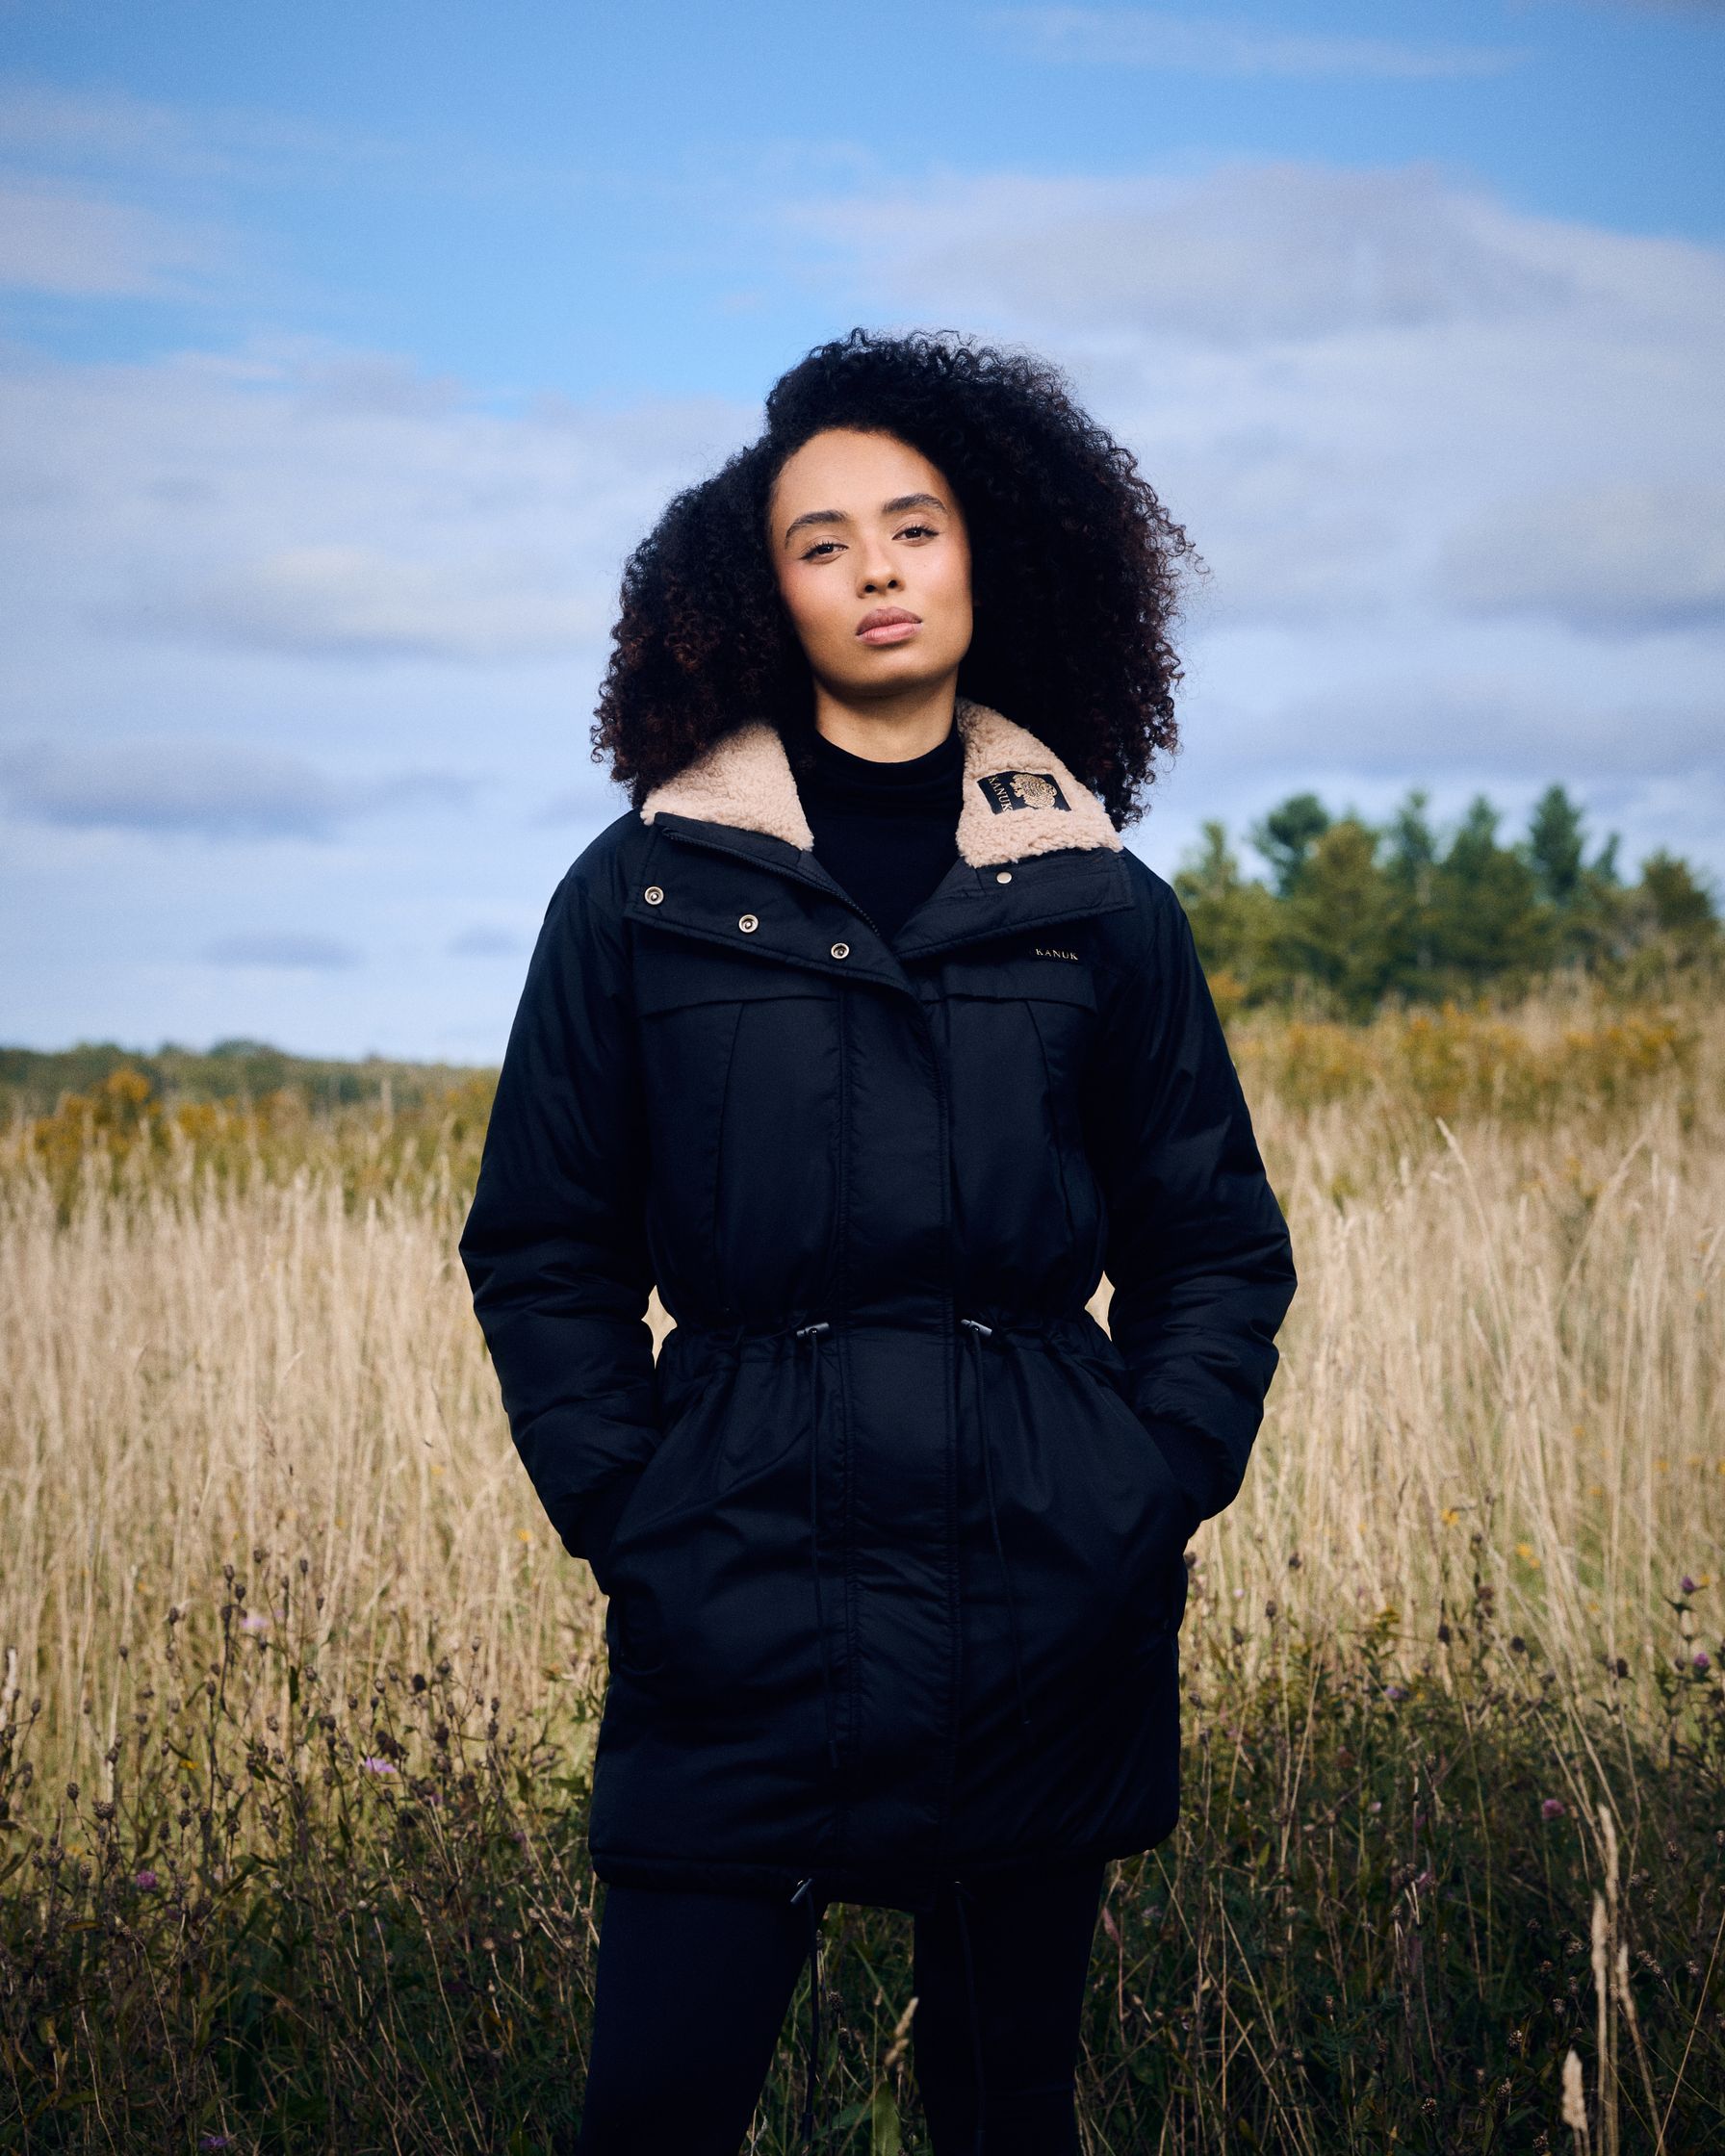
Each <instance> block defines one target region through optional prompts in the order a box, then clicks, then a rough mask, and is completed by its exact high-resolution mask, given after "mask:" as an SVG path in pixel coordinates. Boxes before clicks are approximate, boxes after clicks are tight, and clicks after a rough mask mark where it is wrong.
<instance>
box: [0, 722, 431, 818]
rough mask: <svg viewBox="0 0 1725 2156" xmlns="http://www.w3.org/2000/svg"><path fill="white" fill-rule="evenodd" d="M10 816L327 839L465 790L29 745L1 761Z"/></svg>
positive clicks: (149, 745)
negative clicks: (374, 816) (369, 818)
mask: <svg viewBox="0 0 1725 2156" xmlns="http://www.w3.org/2000/svg"><path fill="white" fill-rule="evenodd" d="M0 788H3V789H4V791H5V794H6V796H7V800H8V805H9V807H10V809H11V811H12V813H13V815H14V816H17V817H20V818H22V819H24V820H27V821H30V822H35V823H42V824H55V825H60V826H62V827H63V828H68V829H72V830H87V831H102V830H107V831H136V832H146V833H154V834H163V835H177V834H187V833H191V834H197V835H200V836H203V837H206V838H225V839H243V838H254V839H255V838H327V837H329V836H331V835H332V834H333V833H334V832H335V830H336V828H337V826H338V825H339V824H341V823H342V822H344V821H346V820H347V819H348V818H350V817H353V816H356V815H364V814H367V813H372V812H376V811H380V810H384V809H395V808H399V807H402V806H409V805H412V804H413V803H415V802H418V801H425V800H429V801H431V802H434V803H437V804H439V805H444V806H449V805H455V806H458V805H460V804H462V803H464V802H465V801H466V800H468V799H469V798H470V796H471V794H472V792H473V783H472V782H471V781H468V780H464V779H460V778H458V777H456V776H454V775H453V774H451V773H448V772H419V771H397V772H388V773H384V774H382V775H381V776H378V777H374V778H370V779H363V780H348V781H345V782H338V781H337V780H335V779H332V778H330V777H329V776H328V775H327V774H326V773H324V772H322V771H320V770H318V769H316V768H315V767H314V766H312V765H311V764H309V763H306V762H303V761H302V760H301V759H300V758H298V757H289V756H281V755H277V754H274V753H272V752H270V751H269V750H267V749H258V748H252V747H246V746H242V745H237V744H234V743H230V742H221V741H210V740H203V741H198V740H186V739H142V738H134V739H131V740H121V741H116V742H111V743H106V744H96V743H90V742H83V743H77V744H74V745H71V746H60V747H55V746H49V745H46V744H41V743H38V744H34V745H30V746H26V747H23V748H15V749H13V750H12V751H10V752H8V753H7V754H6V755H5V756H4V757H0Z"/></svg>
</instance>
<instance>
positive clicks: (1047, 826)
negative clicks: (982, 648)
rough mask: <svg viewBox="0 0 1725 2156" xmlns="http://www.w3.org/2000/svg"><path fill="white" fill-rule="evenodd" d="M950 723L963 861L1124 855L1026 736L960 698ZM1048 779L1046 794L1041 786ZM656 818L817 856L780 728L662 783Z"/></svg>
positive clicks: (984, 864) (1069, 778)
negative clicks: (954, 731)
mask: <svg viewBox="0 0 1725 2156" xmlns="http://www.w3.org/2000/svg"><path fill="white" fill-rule="evenodd" d="M953 718H954V723H955V724H956V726H957V727H958V729H959V732H960V733H961V735H962V736H963V739H964V744H965V768H964V777H963V781H962V786H963V796H962V798H963V806H962V808H961V809H960V811H959V820H958V825H957V828H956V830H955V832H954V834H953V836H954V840H955V843H956V845H957V848H958V853H959V858H960V860H965V861H967V862H968V863H969V864H970V866H971V867H972V868H991V867H994V866H996V865H997V864H998V863H1000V862H1002V861H1009V860H1025V859H1026V858H1027V857H1029V856H1030V855H1032V854H1051V853H1058V852H1061V851H1064V850H1065V849H1067V848H1068V847H1086V846H1090V847H1104V848H1110V849H1112V850H1114V851H1115V852H1119V851H1120V848H1121V846H1122V844H1123V841H1122V840H1121V838H1120V833H1119V832H1118V831H1117V830H1116V829H1115V827H1114V822H1113V819H1112V818H1111V817H1110V816H1109V813H1108V811H1107V809H1105V808H1104V807H1103V806H1102V803H1101V801H1100V800H1099V799H1098V797H1097V796H1096V795H1095V794H1094V793H1093V792H1092V791H1091V789H1090V788H1089V787H1088V786H1087V785H1084V784H1083V783H1081V782H1080V781H1079V780H1077V779H1075V778H1074V777H1073V775H1072V773H1071V772H1070V771H1069V770H1068V768H1067V766H1066V765H1065V764H1064V763H1063V762H1062V761H1061V760H1060V758H1059V757H1057V756H1056V755H1055V754H1054V752H1053V750H1052V749H1050V748H1049V747H1047V745H1046V744H1045V743H1044V742H1043V741H1041V740H1039V739H1038V737H1037V736H1036V735H1035V734H1034V733H1032V732H1030V730H1029V729H1028V727H1021V726H1016V725H1015V724H1014V723H1013V721H1012V720H1011V719H1008V718H1003V717H1002V716H1001V714H1000V713H999V712H998V711H994V710H991V709H990V707H989V706H987V705H986V704H975V703H972V702H971V701H970V700H969V699H968V698H967V697H960V698H959V700H958V705H957V707H956V709H955V711H954V714H953ZM1048 779H1052V780H1053V782H1054V786H1053V788H1052V789H1050V788H1049V787H1048V786H1047V785H1045V784H1039V783H1037V782H1038V781H1045V780H1048ZM1017 780H1023V781H1025V782H1027V783H1023V784H1017V783H1015V781H1017ZM981 781H989V782H991V783H989V784H987V785H984V784H982V783H979V782H981ZM1062 798H1064V800H1065V802H1066V803H1067V806H1066V807H1065V808H1062V807H1061V806H1060V802H1061V799H1062ZM995 802H1000V803H1003V804H1005V803H1012V804H1016V806H1000V807H995V806H994V805H993V804H994V803H995ZM660 809H666V810H668V811H669V812H670V813H672V814H673V815H679V816H691V817H694V818H696V819H697V820H699V821H701V822H705V823H716V824H730V825H732V826H734V828H735V829H737V830H739V831H759V832H764V833H765V834H767V836H768V837H771V838H782V839H783V840H784V841H785V844H786V845H789V846H794V847H795V848H796V849H797V851H798V852H799V853H811V852H812V851H813V847H814V834H813V833H812V832H811V830H810V828H809V818H808V816H807V814H806V813H805V811H804V809H803V800H802V796H801V794H800V793H799V792H798V791H797V783H796V779H795V777H794V775H793V774H792V772H791V768H790V760H789V758H788V757H786V756H785V744H784V742H783V741H782V740H781V739H780V737H779V730H778V728H777V727H773V726H768V725H767V724H766V723H765V721H764V720H759V719H754V720H750V721H748V722H746V723H745V724H744V725H742V726H739V727H734V728H733V729H732V730H731V732H729V733H725V734H721V735H720V737H719V739H718V740H716V741H714V742H712V743H711V744H710V745H709V746H708V748H707V749H705V750H703V752H702V753H701V755H700V756H698V757H695V758H694V760H693V761H692V762H690V763H687V764H685V765H684V766H683V768H682V770H681V771H679V772H676V773H674V774H673V775H672V777H670V778H669V779H665V780H662V781H661V782H660V783H659V784H658V785H657V786H655V787H654V788H653V790H652V792H651V793H649V794H648V796H647V798H646V800H645V801H643V802H642V804H641V821H642V822H643V823H648V824H650V823H651V822H652V821H653V819H654V817H655V816H657V814H658V812H659V810H660Z"/></svg>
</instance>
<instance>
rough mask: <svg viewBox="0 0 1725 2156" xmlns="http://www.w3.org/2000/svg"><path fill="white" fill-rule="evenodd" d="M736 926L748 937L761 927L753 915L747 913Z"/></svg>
mask: <svg viewBox="0 0 1725 2156" xmlns="http://www.w3.org/2000/svg"><path fill="white" fill-rule="evenodd" d="M736 925H737V927H738V928H740V929H741V930H742V932H743V934H744V935H745V936H747V935H749V934H751V933H752V932H753V931H754V930H756V929H758V928H759V927H760V922H759V921H758V920H757V919H756V918H755V916H754V914H753V913H745V914H744V915H743V916H742V918H741V919H740V920H739V921H738V922H737V924H736Z"/></svg>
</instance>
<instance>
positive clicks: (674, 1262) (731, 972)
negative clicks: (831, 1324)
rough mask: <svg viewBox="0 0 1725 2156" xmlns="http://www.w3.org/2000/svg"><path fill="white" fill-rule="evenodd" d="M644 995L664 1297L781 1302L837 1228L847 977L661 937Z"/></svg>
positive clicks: (745, 1309) (718, 1310)
mask: <svg viewBox="0 0 1725 2156" xmlns="http://www.w3.org/2000/svg"><path fill="white" fill-rule="evenodd" d="M634 1004H635V1013H636V1024H637V1027H638V1029H639V1037H640V1050H641V1068H642V1071H643V1074H644V1083H645V1087H646V1096H647V1097H646V1102H645V1107H646V1115H647V1127H648V1142H649V1148H650V1154H651V1160H652V1182H651V1192H650V1199H649V1219H648V1232H649V1243H650V1246H651V1248H652V1251H653V1256H654V1261H655V1265H656V1267H657V1272H658V1278H659V1286H660V1294H661V1296H662V1297H663V1299H664V1300H665V1301H666V1303H667V1306H668V1307H670V1308H672V1309H674V1310H678V1311H680V1312H681V1313H682V1314H685V1315H688V1316H691V1317H697V1318H700V1319H702V1320H705V1321H708V1322H722V1321H725V1320H730V1319H738V1318H748V1317H751V1316H755V1315H758V1314H760V1312H763V1311H772V1310H774V1309H777V1308H782V1307H784V1303H785V1296H786V1294H787V1293H788V1290H789V1286H790V1284H791V1283H793V1282H796V1281H798V1280H800V1279H803V1278H806V1277H807V1270H808V1267H809V1265H810V1264H811V1259H812V1257H813V1254H814V1253H817V1252H824V1251H825V1250H826V1248H827V1246H828V1243H829V1241H830V1237H831V1229H832V1221H833V1217H834V1209H835V1204H836V1198H837V1191H836V1184H835V1177H836V1173H837V1168H836V1163H837V1137H838V1064H839V1016H838V1014H839V993H838V986H837V983H835V982H832V981H829V980H827V979H826V978H825V977H824V976H823V975H821V974H819V973H816V972H813V971H811V970H805V969H803V968H801V967H798V966H794V965H789V964H784V963H776V962H774V961H772V960H769V959H765V958H760V959H757V958H755V957H754V956H753V955H752V954H747V953H742V952H737V953H733V952H731V951H728V950H723V949H719V948H716V947H714V946H710V945H708V944H705V943H703V942H700V941H698V940H697V939H695V938H693V937H690V938H687V939H684V938H682V937H676V936H673V935H666V936H661V937H653V938H652V939H651V942H650V943H647V942H644V943H643V944H642V945H641V946H640V947H639V948H638V950H637V957H636V964H635V976H634Z"/></svg>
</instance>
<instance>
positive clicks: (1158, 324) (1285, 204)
mask: <svg viewBox="0 0 1725 2156" xmlns="http://www.w3.org/2000/svg"><path fill="white" fill-rule="evenodd" d="M785 216H786V221H787V223H789V224H790V225H791V226H792V228H793V229H797V230H800V231H803V232H805V233H809V234H811V235H813V236H815V237H816V238H819V239H821V240H824V241H825V242H827V243H829V244H832V245H834V246H836V247H837V248H839V249H841V250H843V252H844V253H845V254H847V255H848V256H849V257H850V259H851V263H852V265H853V267H854V269H855V270H856V271H858V272H860V273H861V274H862V276H863V277H864V278H865V279H866V280H867V281H868V282H869V284H871V285H872V286H873V287H874V289H875V290H876V291H877V292H878V293H879V295H881V296H882V297H883V298H884V299H886V300H888V302H889V303H896V304H899V305H905V304H908V305H910V306H913V307H915V308H918V309H931V308H932V309H935V310H938V312H939V315H940V319H942V320H950V319H952V318H954V317H955V316H961V315H963V314H965V313H969V312H976V311H981V312H984V313H986V314H987V315H989V316H991V317H993V318H1010V319H1012V320H1013V321H1016V322H1017V323H1019V324H1021V325H1023V326H1024V327H1025V328H1030V329H1042V330H1053V331H1055V332H1056V333H1058V335H1059V336H1060V337H1061V339H1062V340H1063V342H1064V341H1070V340H1072V339H1074V338H1079V339H1082V338H1086V337H1102V338H1108V337H1120V336H1125V335H1130V336H1148V337H1153V338H1157V339H1167V340H1173V341H1181V342H1184V341H1193V342H1197V343H1199V344H1212V345H1216V346H1220V347H1228V348H1233V349H1246V348H1250V347H1261V346H1263V345H1266V344H1270V343H1275V342H1290V341H1291V342H1306V341H1323V340H1329V339H1333V338H1335V337H1339V336H1345V335H1349V334H1360V333H1365V332H1370V331H1375V330H1382V331H1388V332H1405V333H1427V334H1431V335H1435V334H1437V333H1439V332H1442V331H1444V330H1445V329H1447V328H1450V327H1452V326H1454V327H1458V328H1459V327H1463V326H1465V325H1468V324H1485V325H1489V324H1492V323H1504V324H1516V323H1526V322H1531V321H1539V320H1549V319H1550V318H1551V317H1553V316H1554V315H1556V314H1559V313H1563V312H1572V313H1575V314H1577V315H1579V316H1582V317H1590V318H1592V319H1593V320H1594V321H1595V322H1596V324H1601V323H1603V321H1604V318H1606V317H1607V316H1608V315H1609V314H1611V313H1614V312H1615V311H1617V310H1620V309H1624V308H1628V309H1631V310H1633V311H1635V312H1636V313H1641V314H1646V313H1647V312H1648V311H1650V310H1652V311H1655V312H1657V314H1658V315H1659V316H1660V318H1661V320H1667V321H1671V322H1672V323H1673V324H1674V325H1681V324H1684V323H1687V324H1689V325H1691V326H1693V325H1696V324H1699V323H1700V322H1702V321H1709V322H1711V323H1712V325H1714V326H1715V327H1716V325H1717V323H1718V321H1719V319H1720V315H1721V312H1722V310H1725V258H1722V257H1721V255H1720V253H1719V250H1718V249H1716V248H1712V247H1706V246H1701V245H1698V244H1693V243H1690V242H1686V241H1677V240H1646V239H1638V238H1630V237H1625V236H1623V235H1619V234H1613V233H1608V232H1605V231H1602V230H1599V229H1596V228H1593V227H1589V226H1585V225H1582V224H1577V223H1571V222H1565V221H1563V220H1561V219H1558V218H1540V217H1535V216H1532V215H1530V214H1528V213H1526V212H1519V211H1514V210H1511V209H1509V208H1507V207H1506V206H1505V205H1504V204H1503V203H1502V202H1500V201H1499V200H1497V199H1496V198H1495V197H1494V196H1492V195H1491V194H1489V193H1488V192H1485V191H1484V190H1483V189H1481V188H1479V187H1477V186H1473V185H1470V184H1467V183H1465V182H1464V181H1463V180H1461V179H1460V178H1459V177H1458V176H1457V175H1456V174H1455V173H1454V172H1452V171H1448V170H1446V169H1445V168H1444V167H1441V166H1439V165H1437V164H1434V163H1431V162H1429V161H1421V162H1416V163H1410V164H1407V165H1403V166H1397V167H1380V168H1376V169H1366V170H1349V169H1345V168H1342V167H1334V166H1325V165H1320V164H1316V163H1300V162H1296V161H1292V160H1286V159H1278V160H1264V161H1256V160H1254V161H1246V160H1239V159H1235V160H1229V161H1227V162H1225V163H1222V164H1219V165H1218V166H1217V167H1214V168H1213V169H1212V170H1211V171H1210V172H1208V173H1207V174H1205V175H1204V176H1202V177H1201V178H1199V179H1196V180H1194V179H1190V178H1169V177H1160V176H1152V177H1147V178H1125V179H1120V180H1095V179H1065V178H1055V179H1045V178H1041V177H1035V178H1032V177H1025V176H1021V175H1017V174H1013V173H999V174H985V175H980V176H975V177H965V178H952V179H949V180H947V181H945V182H943V183H937V184H935V185H933V186H931V187H930V188H928V189H926V190H923V191H921V192H918V194H917V195H916V196H915V197H914V199H913V198H909V197H905V196H902V195H897V194H892V193H889V192H883V191H882V190H880V189H873V188H871V189H869V190H867V191H866V192H864V193H862V194H859V195H856V196H852V197H848V198H840V199H837V200H828V201H824V202H815V203H811V204H799V205H798V206H796V207H795V208H793V209H791V210H789V211H787V212H786V213H785ZM910 235H914V238H912V237H908V236H910Z"/></svg>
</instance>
